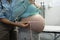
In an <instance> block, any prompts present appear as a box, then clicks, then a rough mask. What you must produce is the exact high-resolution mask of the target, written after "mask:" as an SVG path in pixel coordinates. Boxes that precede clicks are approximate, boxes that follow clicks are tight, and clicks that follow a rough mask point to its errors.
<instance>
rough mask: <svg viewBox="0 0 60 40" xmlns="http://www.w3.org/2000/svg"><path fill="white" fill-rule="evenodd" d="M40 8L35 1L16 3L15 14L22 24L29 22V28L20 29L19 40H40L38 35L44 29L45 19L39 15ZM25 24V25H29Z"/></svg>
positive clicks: (27, 0)
mask: <svg viewBox="0 0 60 40" xmlns="http://www.w3.org/2000/svg"><path fill="white" fill-rule="evenodd" d="M39 12H40V10H39V7H38V6H37V5H36V4H35V0H18V1H17V2H16V5H15V8H14V13H15V15H14V16H16V17H17V15H19V16H18V21H20V22H27V23H29V24H30V25H29V26H27V27H19V33H18V40H38V39H39V36H38V34H39V33H40V32H41V31H42V30H43V28H44V19H43V17H42V16H41V15H40V14H39ZM27 23H25V24H27Z"/></svg>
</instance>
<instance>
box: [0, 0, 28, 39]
mask: <svg viewBox="0 0 60 40" xmlns="http://www.w3.org/2000/svg"><path fill="white" fill-rule="evenodd" d="M12 1H13V0H12ZM12 1H11V0H0V40H10V31H11V30H12V29H13V27H15V26H19V27H27V26H28V24H24V22H14V20H15V18H14V16H13V9H12V5H13V3H12ZM13 2H14V1H13Z"/></svg>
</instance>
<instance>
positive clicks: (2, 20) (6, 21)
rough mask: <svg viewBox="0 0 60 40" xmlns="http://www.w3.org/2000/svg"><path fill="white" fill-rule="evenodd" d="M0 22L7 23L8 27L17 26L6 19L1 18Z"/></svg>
mask: <svg viewBox="0 0 60 40" xmlns="http://www.w3.org/2000/svg"><path fill="white" fill-rule="evenodd" d="M0 21H1V22H3V23H5V24H8V25H13V26H17V24H15V23H14V22H12V21H9V20H8V19H5V18H0Z"/></svg>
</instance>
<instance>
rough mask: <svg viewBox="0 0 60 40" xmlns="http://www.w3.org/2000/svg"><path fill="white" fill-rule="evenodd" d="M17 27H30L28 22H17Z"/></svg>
mask: <svg viewBox="0 0 60 40" xmlns="http://www.w3.org/2000/svg"><path fill="white" fill-rule="evenodd" d="M15 23H16V25H17V26H19V27H24V28H25V27H28V26H29V23H27V22H15Z"/></svg>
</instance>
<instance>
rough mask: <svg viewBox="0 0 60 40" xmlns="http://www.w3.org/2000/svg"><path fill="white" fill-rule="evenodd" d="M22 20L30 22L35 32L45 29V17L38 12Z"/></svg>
mask: <svg viewBox="0 0 60 40" xmlns="http://www.w3.org/2000/svg"><path fill="white" fill-rule="evenodd" d="M21 21H23V22H29V23H30V26H29V27H31V29H32V30H33V31H35V32H41V31H43V29H44V19H43V17H42V16H41V15H39V14H36V15H33V16H30V17H27V18H22V19H21Z"/></svg>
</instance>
